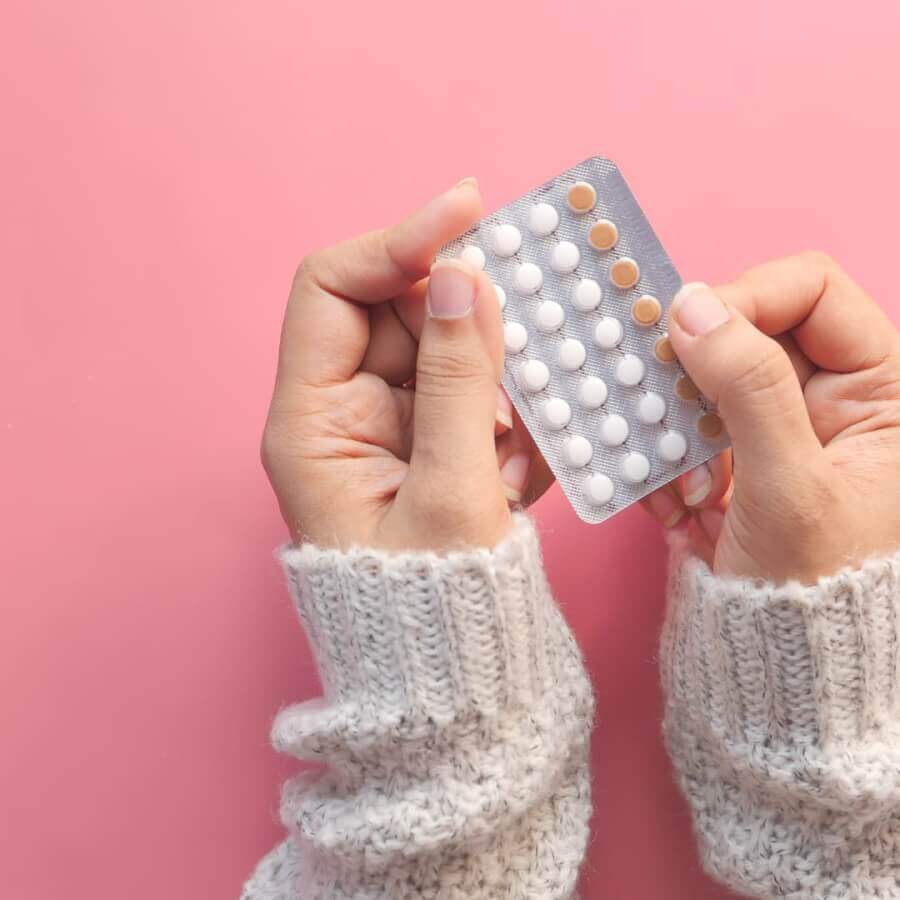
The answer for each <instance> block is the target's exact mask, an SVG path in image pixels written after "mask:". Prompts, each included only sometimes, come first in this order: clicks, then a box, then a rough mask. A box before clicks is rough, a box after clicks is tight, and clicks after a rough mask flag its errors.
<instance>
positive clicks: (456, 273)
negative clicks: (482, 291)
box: [428, 260, 475, 319]
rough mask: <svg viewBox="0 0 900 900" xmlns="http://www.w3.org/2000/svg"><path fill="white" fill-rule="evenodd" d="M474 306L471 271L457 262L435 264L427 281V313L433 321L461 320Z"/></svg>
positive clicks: (473, 280) (473, 282)
mask: <svg viewBox="0 0 900 900" xmlns="http://www.w3.org/2000/svg"><path fill="white" fill-rule="evenodd" d="M474 304H475V279H474V278H473V276H472V270H471V269H470V268H469V266H467V265H466V264H465V263H464V262H460V261H459V260H445V261H443V262H439V263H437V265H435V266H434V267H433V268H432V270H431V277H430V278H429V279H428V312H429V313H430V314H431V315H432V316H433V317H434V318H435V319H461V318H462V317H463V316H467V315H468V314H469V313H470V312H471V311H472V306H473V305H474Z"/></svg>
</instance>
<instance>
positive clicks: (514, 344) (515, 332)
mask: <svg viewBox="0 0 900 900" xmlns="http://www.w3.org/2000/svg"><path fill="white" fill-rule="evenodd" d="M503 343H504V345H505V346H506V352H507V353H521V352H522V351H523V350H524V349H525V345H526V344H527V343H528V332H527V331H526V329H525V326H524V325H523V324H522V323H521V322H507V323H506V325H504V326H503Z"/></svg>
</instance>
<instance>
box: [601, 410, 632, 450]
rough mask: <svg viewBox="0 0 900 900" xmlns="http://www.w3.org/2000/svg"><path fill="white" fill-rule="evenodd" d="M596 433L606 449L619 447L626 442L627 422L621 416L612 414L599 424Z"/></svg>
mask: <svg viewBox="0 0 900 900" xmlns="http://www.w3.org/2000/svg"><path fill="white" fill-rule="evenodd" d="M598 432H599V434H600V440H601V441H602V442H603V443H604V444H606V446H607V447H619V446H621V445H622V444H624V443H625V441H627V440H628V422H627V421H626V420H625V418H624V417H623V416H619V415H616V414H615V413H613V414H612V415H610V416H607V417H606V418H605V419H604V420H603V421H602V422H601V423H600V428H599V429H598Z"/></svg>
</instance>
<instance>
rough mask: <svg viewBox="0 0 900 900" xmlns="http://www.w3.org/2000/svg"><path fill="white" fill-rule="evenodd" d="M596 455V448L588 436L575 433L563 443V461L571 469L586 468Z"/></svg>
mask: <svg viewBox="0 0 900 900" xmlns="http://www.w3.org/2000/svg"><path fill="white" fill-rule="evenodd" d="M593 455H594V448H593V447H592V446H591V442H590V441H589V440H588V439H587V438H583V437H582V436H581V435H580V434H576V435H573V436H572V437H570V438H569V439H568V440H567V441H566V442H565V443H564V444H563V445H562V458H563V462H564V463H565V464H566V465H567V466H568V467H569V468H570V469H581V468H584V466H586V465H587V464H588V463H589V462H590V461H591V457H592V456H593Z"/></svg>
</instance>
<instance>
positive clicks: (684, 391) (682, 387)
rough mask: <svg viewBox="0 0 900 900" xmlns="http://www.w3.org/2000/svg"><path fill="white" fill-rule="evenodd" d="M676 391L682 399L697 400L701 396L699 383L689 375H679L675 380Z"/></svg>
mask: <svg viewBox="0 0 900 900" xmlns="http://www.w3.org/2000/svg"><path fill="white" fill-rule="evenodd" d="M675 393H676V394H678V396H679V397H681V399H682V400H696V399H697V398H698V397H699V396H700V391H699V389H698V388H697V385H696V384H694V382H693V381H691V379H690V378H688V377H687V375H679V376H678V380H677V381H676V382H675Z"/></svg>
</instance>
